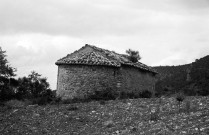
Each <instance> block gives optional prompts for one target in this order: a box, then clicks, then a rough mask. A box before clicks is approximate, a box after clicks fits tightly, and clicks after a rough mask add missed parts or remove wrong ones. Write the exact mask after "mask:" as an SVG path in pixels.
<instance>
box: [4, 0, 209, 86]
mask: <svg viewBox="0 0 209 135" xmlns="http://www.w3.org/2000/svg"><path fill="white" fill-rule="evenodd" d="M0 16H1V18H0V46H2V48H3V49H4V50H6V51H7V55H8V59H9V61H10V63H11V65H12V66H13V67H16V68H17V69H18V71H17V73H18V76H24V75H28V74H29V73H30V71H32V70H36V71H37V72H39V73H40V74H43V76H46V77H48V79H49V80H50V84H51V85H52V88H53V89H55V86H56V76H57V66H56V65H55V64H54V63H55V61H56V60H58V59H59V58H62V57H64V56H66V55H67V54H69V53H72V52H73V51H75V50H77V49H79V48H80V47H82V46H83V45H84V44H86V43H88V44H94V45H96V46H98V47H101V48H105V49H109V50H114V51H116V52H119V53H125V50H126V49H129V48H131V49H134V50H138V51H139V52H140V54H141V56H142V60H141V62H143V63H145V64H148V65H152V66H157V65H179V64H186V63H190V62H192V61H194V60H195V59H197V58H200V57H203V56H205V55H207V54H208V53H209V46H208V43H209V40H208V35H209V25H208V24H209V2H208V0H199V1H197V0H161V1H156V0H146V1H139V0H114V1H113V0H99V1H98V0H88V1H86V0H59V1H57V0H36V1H34V0H18V1H13V0H1V1H0Z"/></svg>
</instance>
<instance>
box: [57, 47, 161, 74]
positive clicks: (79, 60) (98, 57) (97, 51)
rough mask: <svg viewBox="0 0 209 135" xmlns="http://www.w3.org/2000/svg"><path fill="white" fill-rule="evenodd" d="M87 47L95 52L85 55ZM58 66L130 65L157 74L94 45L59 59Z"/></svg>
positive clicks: (124, 57) (123, 56)
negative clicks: (84, 50)
mask: <svg viewBox="0 0 209 135" xmlns="http://www.w3.org/2000/svg"><path fill="white" fill-rule="evenodd" d="M86 47H90V48H92V49H93V51H90V52H85V53H83V52H82V51H81V50H83V49H84V48H86ZM55 64H56V65H63V64H64V65H66V64H84V65H104V66H113V67H121V65H129V66H133V67H136V68H139V69H142V70H146V71H150V72H153V73H157V72H156V71H155V70H154V69H152V68H151V67H149V66H147V65H145V64H142V63H141V62H137V63H133V62H131V61H130V60H129V59H128V56H127V55H124V54H118V53H115V52H114V51H109V50H105V49H102V48H98V47H96V46H93V45H88V44H86V45H85V46H83V47H82V48H81V49H79V50H78V51H75V52H73V53H71V54H68V55H67V56H66V57H64V58H61V59H59V60H58V61H57V62H56V63H55Z"/></svg>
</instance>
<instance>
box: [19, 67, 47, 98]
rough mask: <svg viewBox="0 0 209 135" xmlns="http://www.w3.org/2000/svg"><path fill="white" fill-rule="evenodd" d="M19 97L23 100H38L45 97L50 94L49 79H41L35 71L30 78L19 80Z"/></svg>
mask: <svg viewBox="0 0 209 135" xmlns="http://www.w3.org/2000/svg"><path fill="white" fill-rule="evenodd" d="M18 81H19V88H18V93H17V94H18V95H19V96H21V98H37V97H42V96H45V95H46V93H48V90H50V89H49V83H48V82H47V78H45V77H41V75H40V74H38V73H37V72H35V71H32V72H31V74H29V75H28V77H23V78H19V79H18Z"/></svg>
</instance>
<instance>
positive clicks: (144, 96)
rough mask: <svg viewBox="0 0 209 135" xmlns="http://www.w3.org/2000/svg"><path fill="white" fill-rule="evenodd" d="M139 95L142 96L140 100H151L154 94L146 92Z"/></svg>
mask: <svg viewBox="0 0 209 135" xmlns="http://www.w3.org/2000/svg"><path fill="white" fill-rule="evenodd" d="M139 95H140V98H151V97H152V92H150V91H148V90H144V91H142V92H141V93H140V94H139Z"/></svg>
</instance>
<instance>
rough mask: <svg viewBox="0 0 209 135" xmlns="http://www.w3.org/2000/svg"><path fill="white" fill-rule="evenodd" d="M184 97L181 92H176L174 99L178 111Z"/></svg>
mask: <svg viewBox="0 0 209 135" xmlns="http://www.w3.org/2000/svg"><path fill="white" fill-rule="evenodd" d="M184 99H185V96H184V95H183V93H178V94H177V96H176V100H177V102H178V106H179V111H180V106H181V103H182V102H183V101H184Z"/></svg>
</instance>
